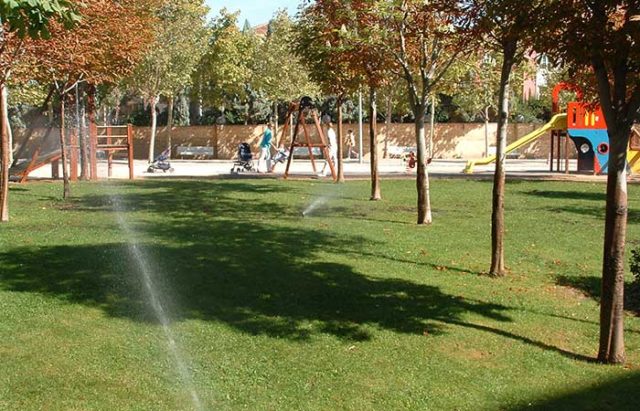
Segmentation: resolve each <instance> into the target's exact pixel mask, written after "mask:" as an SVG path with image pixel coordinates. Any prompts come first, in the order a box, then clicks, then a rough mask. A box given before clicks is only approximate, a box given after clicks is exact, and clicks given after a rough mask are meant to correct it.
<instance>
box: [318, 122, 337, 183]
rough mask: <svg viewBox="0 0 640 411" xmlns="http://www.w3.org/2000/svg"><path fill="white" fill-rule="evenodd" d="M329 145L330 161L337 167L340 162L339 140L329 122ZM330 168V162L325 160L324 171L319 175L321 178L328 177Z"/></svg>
mask: <svg viewBox="0 0 640 411" xmlns="http://www.w3.org/2000/svg"><path fill="white" fill-rule="evenodd" d="M327 140H329V141H327V143H328V145H329V146H328V147H327V149H328V151H329V159H331V163H333V166H334V167H337V162H338V142H337V138H336V132H335V130H334V129H333V124H332V123H331V122H329V123H328V124H327ZM328 166H329V161H328V160H325V162H324V166H323V167H322V171H320V173H319V174H318V175H320V176H326V175H327V168H328Z"/></svg>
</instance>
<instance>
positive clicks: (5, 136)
mask: <svg viewBox="0 0 640 411" xmlns="http://www.w3.org/2000/svg"><path fill="white" fill-rule="evenodd" d="M6 108H7V92H6V87H5V85H4V83H2V82H1V81H0V136H1V138H0V143H1V144H0V155H1V157H0V161H2V167H1V168H0V222H7V221H9V150H10V148H9V133H7V128H8V125H9V119H8V118H7V116H6V113H7V110H6Z"/></svg>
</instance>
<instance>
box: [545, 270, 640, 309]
mask: <svg viewBox="0 0 640 411" xmlns="http://www.w3.org/2000/svg"><path fill="white" fill-rule="evenodd" d="M601 283H602V280H601V278H600V277H570V276H564V275H561V276H558V277H557V278H556V284H558V285H561V286H564V287H571V288H573V289H576V290H578V291H580V292H582V293H583V294H584V295H586V296H587V297H589V298H592V299H594V300H596V301H600V287H601ZM624 294H625V295H624V297H625V298H624V308H625V310H628V311H631V312H632V313H634V314H635V315H637V316H640V301H638V300H639V299H638V296H639V293H638V290H637V287H634V286H633V284H630V283H626V284H625V287H624Z"/></svg>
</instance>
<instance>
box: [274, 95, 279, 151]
mask: <svg viewBox="0 0 640 411" xmlns="http://www.w3.org/2000/svg"><path fill="white" fill-rule="evenodd" d="M278 126H279V124H278V101H277V100H276V101H274V102H273V127H274V129H273V133H274V134H273V135H274V136H275V137H276V138H275V140H274V141H276V142H277V141H278Z"/></svg>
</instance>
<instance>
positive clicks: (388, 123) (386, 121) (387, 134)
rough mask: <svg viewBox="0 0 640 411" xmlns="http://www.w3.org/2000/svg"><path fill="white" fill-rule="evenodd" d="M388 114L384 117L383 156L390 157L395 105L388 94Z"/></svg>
mask: <svg viewBox="0 0 640 411" xmlns="http://www.w3.org/2000/svg"><path fill="white" fill-rule="evenodd" d="M386 103H387V107H386V108H387V115H386V117H385V119H384V128H385V130H384V153H383V158H389V137H390V136H391V116H392V111H393V106H392V105H391V96H387V101H386Z"/></svg>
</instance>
